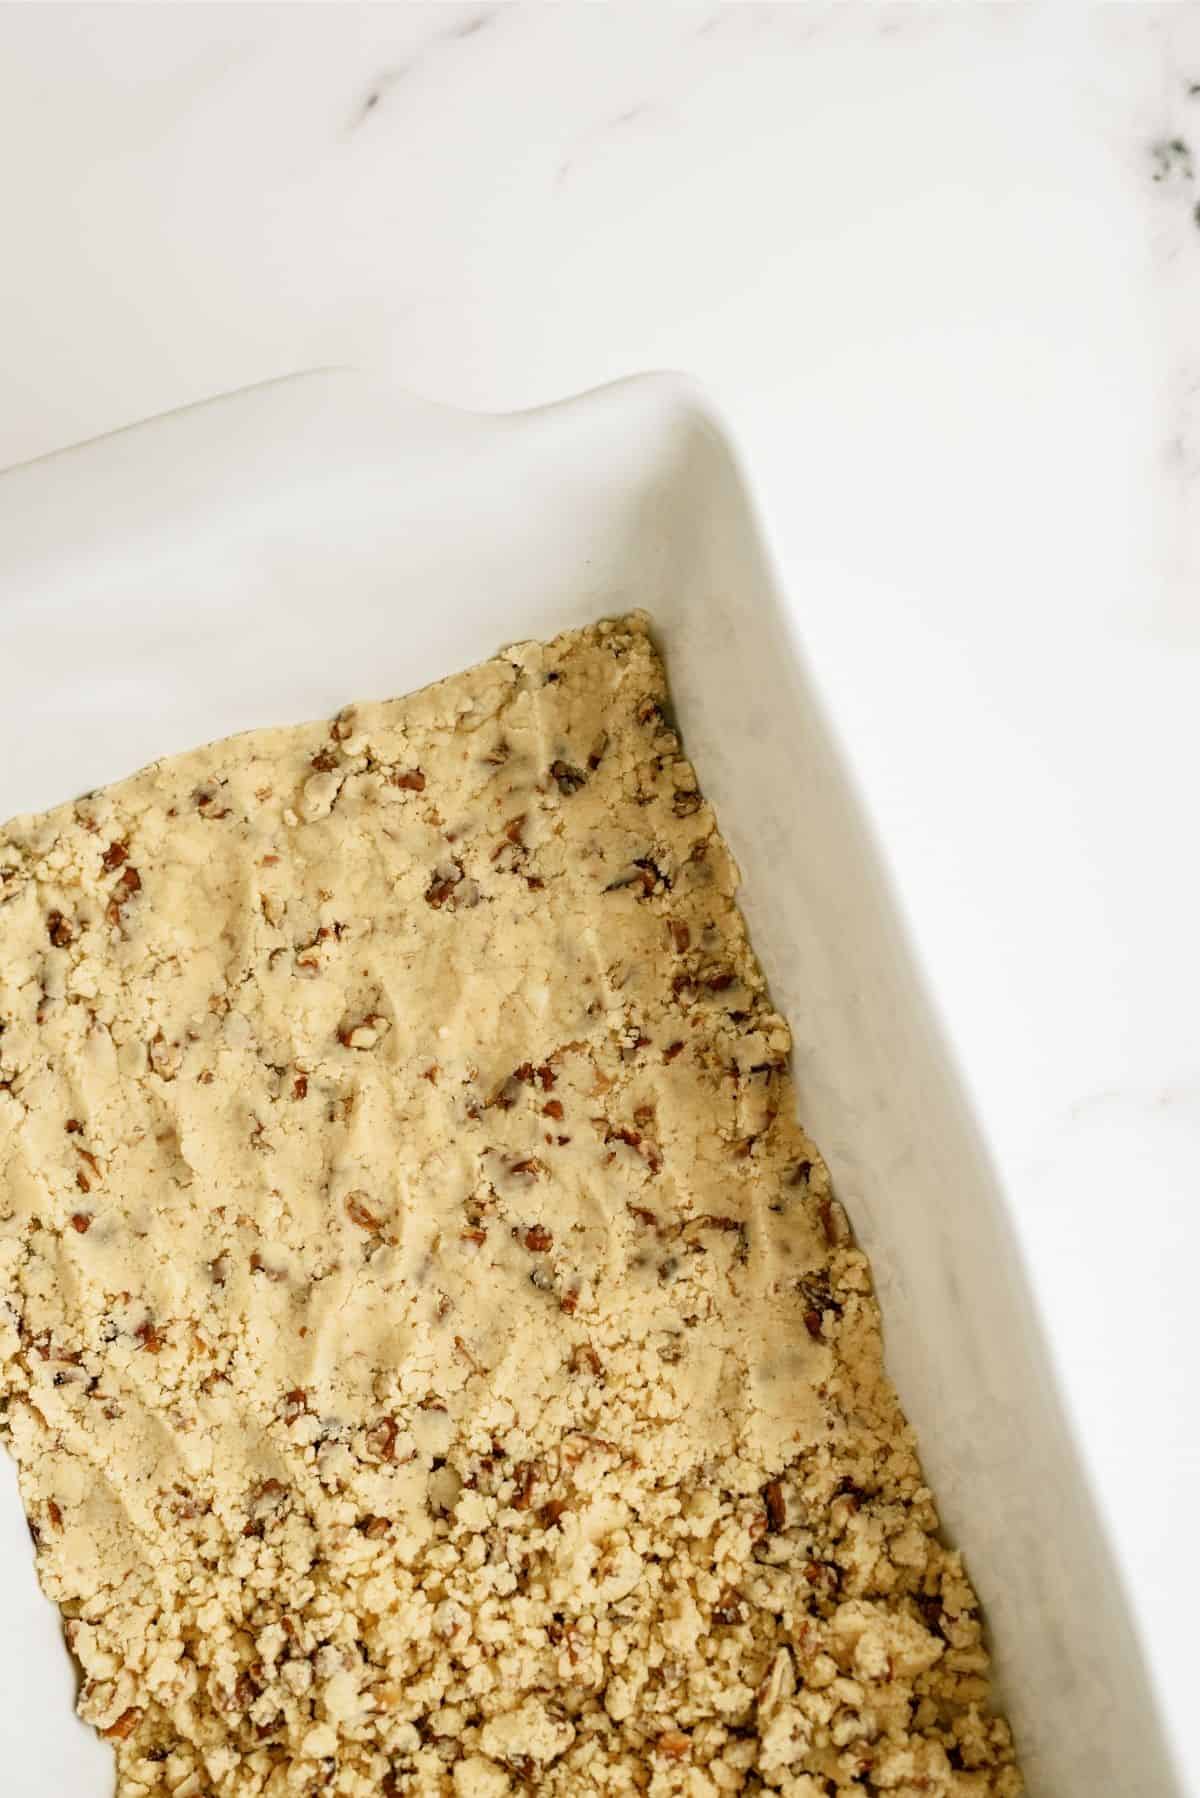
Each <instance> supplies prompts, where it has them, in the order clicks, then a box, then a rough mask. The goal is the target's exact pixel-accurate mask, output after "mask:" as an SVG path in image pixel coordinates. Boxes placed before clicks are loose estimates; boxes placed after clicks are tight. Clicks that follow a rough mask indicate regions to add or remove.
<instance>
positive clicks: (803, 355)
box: [0, 4, 1200, 1734]
mask: <svg viewBox="0 0 1200 1798" xmlns="http://www.w3.org/2000/svg"><path fill="white" fill-rule="evenodd" d="M0 166H2V167H3V168H4V169H5V171H6V174H5V178H4V184H3V189H2V197H0V216H2V219H3V228H4V266H5V272H6V276H7V279H6V280H5V281H4V282H3V283H0V340H2V341H3V343H4V347H5V354H4V357H3V359H2V366H0V465H4V464H7V463H10V462H14V461H19V460H24V459H26V458H29V457H33V456H37V455H41V454H43V453H45V452H46V451H49V450H53V449H55V448H58V447H60V446H62V445H65V444H67V443H70V442H74V441H77V440H79V439H81V438H85V437H88V436H92V435H95V434H97V433H100V432H103V431H107V430H110V429H112V428H113V427H115V426H118V425H122V424H125V423H128V422H130V421H132V420H135V419H137V418H140V417H143V416H145V415H148V414H151V413H155V412H160V411H163V410H166V409H168V408H171V407H175V406H178V405H181V404H184V403H186V402H188V401H191V400H195V399H198V398H202V397H204V396H207V395H208V394H211V393H214V392H217V391H220V390H224V389H229V388H232V387H236V386H239V385H242V384H244V383H248V382H251V381H257V380H261V379H263V378H265V377H268V376H271V375H275V374H279V373H283V372H287V371H291V370H293V369H297V368H302V367H306V366H311V365H315V364H328V363H350V364H356V365H358V366H360V367H364V368H377V369H379V370H381V371H384V372H386V373H387V374H388V376H389V377H391V378H392V379H398V380H400V381H402V382H404V383H405V384H407V385H408V386H410V387H411V388H413V389H415V390H416V391H417V392H420V393H423V394H428V395H430V396H432V397H435V398H438V399H443V400H448V401H452V402H456V403H459V404H462V405H465V406H471V407H480V408H485V409H504V408H511V407H521V406H528V405H532V404H536V403H538V402H540V401H543V400H546V399H550V398H554V397H558V396H560V395H562V394H565V393H569V392H572V391H576V390H578V389H580V388H584V387H588V386H591V385H594V384H596V383H598V382H601V381H605V380H608V379H610V378H612V377H614V376H618V375H622V374H626V373H629V372H631V371H634V370H638V369H644V368H655V367H667V366H669V367H676V368H682V369H687V370H688V371H690V372H692V373H694V374H696V375H697V376H699V377H700V378H701V379H702V380H703V381H704V382H705V383H706V384H707V385H708V386H709V387H710V389H711V390H712V392H713V393H714V395H715V397H716V399H717V400H718V402H719V403H720V405H721V406H722V407H723V409H724V411H725V412H726V414H727V416H728V417H729V419H730V421H731V423H732V425H733V427H734V429H735V432H736V433H737V435H738V437H739V439H740V441H741V444H742V446H743V449H744V451H745V454H746V459H747V462H748V465H749V468H750V470H751V473H752V476H753V478H754V480H755V481H756V483H757V485H758V487H759V490H760V492H761V495H762V498H763V503H764V505H765V508H766V511H767V514H768V517H769V520H770V525H771V530H772V533H773V535H774V538H775V541H776V544H777V546H778V549H779V552H780V556H781V560H782V563H783V567H784V570H785V574H786V579H787V583H788V585H789V588H790V592H791V595H792V599H793V601H794V604H795V607H796V610H797V614H798V616H799V618H800V620H801V622H802V627H803V631H804V635H805V638H806V641H807V644H808V648H809V652H810V656H811V660H812V664H813V666H814V668H815V671H816V674H817V676H818V679H819V681H820V683H821V685H822V687H823V689H824V692H825V695H826V699H827V702H828V704H829V706H830V708H831V710H832V712H833V715H834V718H835V721H836V724H837V726H838V728H839V730H840V733H841V736H842V740H843V743H844V745H845V747H846V751H847V754H848V756H849V758H850V760H851V763H852V764H853V766H854V768H855V770H856V772H857V774H858V777H859V779H860V781H861V784H862V787H863V790H864V793H865V795H866V800H867V804H868V807H869V810H870V812H871V814H872V816H873V818H874V821H875V824H876V826H877V829H878V831H879V833H880V836H881V839H882V842H883V844H884V848H885V852H886V854H887V857H888V859H889V861H890V864H891V867H892V871H893V873H894V875H895V878H896V881H897V884H898V888H899V891H900V893H901V896H902V900H903V903H904V905H905V907H906V909H907V911H908V914H909V918H910V921H911V925H912V928H913V931H914V934H915V937H916V940H917V943H918V946H919V949H920V951H921V954H922V956H923V958H924V961H925V965H926V967H927V970H928V972H929V976H930V980H931V984H932V986H933V989H934V991H935V994H936V997H937V1001H938V1003H939V1005H940V1007H941V1010H942V1012H943V1015H944V1017H945V1020H946V1023H947V1026H948V1029H949V1032H950V1034H951V1037H952V1039H953V1041H954V1043H955V1045H956V1047H957V1050H958V1052H959V1055H960V1058H961V1061H962V1065H963V1067H964V1069H965V1070H966V1076H967V1080H968V1083H969V1085H970V1087H971V1089H972V1092H973V1094H974V1096H975V1100H976V1103H977V1105H978V1108H979V1111H980V1114H981V1116H982V1119H983V1122H984V1124H985V1128H986V1130H987V1133H988V1136H989V1138H990V1140H991V1143H992V1146H993V1149H994V1151H995V1154H996V1157H997V1160H998V1162H999V1165H1000V1169H1001V1172H1002V1175H1003V1178H1004V1181H1005V1184H1006V1186H1007V1189H1008V1192H1009V1194H1010V1196H1011V1200H1012V1204H1013V1207H1014V1211H1015V1215H1016V1218H1017V1223H1018V1228H1019V1232H1020V1237H1021V1240H1022V1243H1023V1246H1024V1249H1025V1252H1026V1255H1027V1257H1028V1260H1029V1264H1030V1267H1031V1269H1032V1274H1033V1279H1034V1284H1035V1288H1036V1292H1037V1296H1038V1299H1039V1301H1040V1304H1041V1306H1042V1309H1043V1311H1044V1314H1045V1317H1046V1321H1047V1326H1048V1330H1049V1333H1050V1336H1051V1339H1052V1343H1053V1348H1054V1353H1055V1356H1056V1360H1057V1364H1058V1368H1059V1370H1060V1373H1061V1378H1062V1381H1063V1384H1064V1387H1065V1390H1066V1393H1067V1395H1068V1399H1069V1403H1070V1406H1071V1409H1072V1415H1073V1417H1074V1420H1075V1423H1076V1427H1077V1431H1078V1435H1079V1438H1080V1441H1081V1443H1082V1446H1083V1449H1084V1453H1085V1456H1086V1459H1087V1462H1088V1464H1089V1467H1090V1469H1091V1472H1092V1475H1093V1478H1094V1480H1095V1482H1096V1485H1097V1489H1098V1491H1099V1494H1100V1497H1101V1502H1102V1506H1103V1508H1104V1511H1105V1514H1106V1517H1107V1521H1108V1524H1109V1527H1110V1529H1111V1531H1112V1533H1113V1535H1114V1538H1115V1540H1116V1543H1117V1545H1118V1548H1119V1552H1120V1555H1121V1558H1122V1562H1123V1564H1124V1567H1125V1568H1126V1570H1127V1575H1128V1579H1129V1582H1130V1586H1131V1589H1132V1592H1133V1595H1134V1600H1135V1606H1136V1612H1137V1616H1138V1619H1139V1622H1140V1626H1141V1628H1142V1631H1143V1633H1144V1637H1145V1641H1146V1644H1147V1650H1148V1654H1149V1658H1150V1661H1151V1665H1152V1667H1153V1669H1154V1671H1155V1674H1156V1677H1157V1680H1158V1683H1159V1686H1160V1690H1161V1692H1162V1694H1163V1697H1164V1701H1165V1703H1166V1705H1167V1707H1168V1711H1169V1714H1170V1716H1171V1717H1172V1719H1173V1721H1174V1724H1175V1728H1176V1730H1177V1732H1178V1733H1179V1734H1182V1733H1183V1731H1184V1730H1185V1728H1186V1727H1187V1724H1188V1722H1189V1721H1190V1718H1189V1701H1190V1699H1191V1691H1190V1686H1191V1674H1192V1663H1193V1661H1194V1650H1193V1649H1192V1647H1191V1645H1190V1618H1189V1612H1190V1611H1191V1610H1192V1609H1193V1608H1194V1607H1195V1605H1196V1604H1197V1602H1198V1601H1200V1578H1198V1576H1197V1572H1196V1560H1195V1556H1194V1555H1193V1554H1191V1552H1190V1546H1191V1545H1190V1541H1189V1539H1188V1536H1187V1527H1188V1526H1187V1522H1186V1519H1187V1517H1188V1516H1190V1515H1192V1514H1193V1509H1194V1493H1195V1490H1196V1489H1197V1486H1198V1485H1200V1447H1198V1442H1200V1435H1198V1431H1197V1406H1196V1403H1195V1400H1194V1396H1193V1390H1194V1382H1195V1379H1196V1376H1197V1373H1198V1372H1200V1324H1198V1321H1197V1320H1198V1317H1200V1305H1197V1303H1196V1302H1195V1299H1194V1296H1193V1292H1192V1282H1193V1278H1194V1272H1193V1270H1194V1268H1195V1265H1196V1262H1197V1258H1198V1257H1197V1251H1198V1250H1200V1223H1198V1221H1197V1219H1198V1215H1200V1207H1198V1204H1197V1171H1198V1169H1200V1032H1198V1029H1197V1018H1198V1017H1200V956H1198V955H1197V949H1196V941H1195V937H1196V921H1197V918H1198V917H1200V878H1198V869H1200V852H1198V850H1197V846H1196V843H1197V831H1196V822H1195V817H1196V803H1195V797H1194V788H1195V784H1196V773H1197V769H1200V706H1198V705H1197V702H1196V695H1197V692H1200V513H1198V502H1200V327H1198V326H1197V320H1200V9H1193V8H1190V7H1166V6H1164V7H1159V6H1143V7H1134V8H1122V7H1097V8H1092V9H1088V8H1082V9H1063V10H1062V11H1058V10H1056V9H1033V8H1027V7H1002V8H1001V7H979V8H948V7H947V8H941V9H938V8H910V7H908V6H904V5H895V6H887V7H883V8H871V9H867V8H865V7H859V6H858V5H855V4H850V5H845V6H834V7H826V6H823V5H814V6H811V7H807V6H803V7H802V6H760V5H737V4H726V5H708V6H697V7H691V6H683V7H666V6H663V7H650V8H642V7H638V8H633V7H625V6H613V7H595V6H592V7H581V6H576V7H570V6H566V7H547V6H525V5H498V6H497V5H481V6H459V5H456V4H449V5H428V4H411V5H404V6H390V7H375V6H368V7H361V8H360V7H358V6H324V5H314V6H302V7H275V6H262V7H259V6H254V5H243V6H239V7H236V8H232V7H212V8H209V7H200V6H173V7H167V8H163V7H139V6H130V7H123V8H116V9H109V8H102V7H78V6H74V5H64V6H54V7H10V8H5V9H3V11H2V12H0Z"/></svg>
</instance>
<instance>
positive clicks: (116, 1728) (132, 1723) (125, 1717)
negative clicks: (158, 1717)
mask: <svg viewBox="0 0 1200 1798" xmlns="http://www.w3.org/2000/svg"><path fill="white" fill-rule="evenodd" d="M142 1716H143V1713H142V1712H141V1711H139V1710H137V1709H136V1708H135V1707H133V1706H131V1707H130V1709H129V1710H127V1711H122V1712H121V1715H120V1716H119V1717H118V1718H117V1720H116V1722H115V1723H110V1724H109V1726H108V1728H107V1729H102V1730H101V1731H100V1734H101V1735H102V1736H104V1737H105V1738H106V1739H107V1740H108V1741H110V1742H125V1741H127V1740H128V1739H129V1737H130V1736H131V1735H132V1734H133V1732H134V1730H135V1729H136V1728H137V1726H138V1724H139V1723H140V1722H141V1720H142Z"/></svg>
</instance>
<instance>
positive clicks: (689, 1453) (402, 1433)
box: [0, 615, 1021, 1798]
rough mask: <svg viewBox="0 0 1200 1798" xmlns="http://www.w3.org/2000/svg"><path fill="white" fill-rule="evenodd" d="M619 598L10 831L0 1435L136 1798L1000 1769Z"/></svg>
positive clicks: (976, 1655) (755, 994) (718, 1785)
mask: <svg viewBox="0 0 1200 1798" xmlns="http://www.w3.org/2000/svg"><path fill="white" fill-rule="evenodd" d="M736 884H737V874H736V869H735V867H734V865H733V862H732V860H731V858H730V856H729V853H728V851H727V850H726V848H725V845H724V844H723V842H722V840H721V838H720V836H719V835H718V833H717V828H716V824H715V821H714V819H713V815H712V813H711V811H710V809H709V807H708V805H707V804H706V803H705V801H704V800H703V798H702V797H701V795H700V793H699V791H698V789H697V783H696V778H695V775H694V773H693V770H692V768H691V766H690V765H689V763H688V762H687V761H686V760H684V759H683V757H682V755H681V753H680V747H679V743H678V739H677V737H676V735H675V733H674V730H673V728H672V726H671V723H670V721H669V715H668V713H667V710H666V701H665V692H664V683H663V671H662V667H661V664H660V663H659V660H658V658H657V656H656V654H655V652H654V650H653V648H652V646H651V643H650V640H649V638H648V636H647V633H646V623H645V620H644V619H643V618H642V617H640V616H638V615H635V616H632V617H629V618H625V619H622V620H619V621H617V622H615V623H603V624H600V625H597V626H596V627H594V628H592V629H589V630H585V631H578V632H571V633H568V634H567V635H565V636H562V637H559V638H558V639H556V640H555V641H554V642H552V643H550V644H548V645H540V644H536V643H526V644H521V645H518V646H517V647H516V648H513V649H510V650H507V651H506V652H505V653H504V654H502V655H500V656H498V657H496V658H495V659H494V660H492V661H490V662H486V663H484V664H483V665H482V666H480V667H478V668H474V669H472V670H471V671H470V672H468V673H466V674H462V675H458V676H456V677H454V678H453V679H450V680H446V681H443V682H441V683H440V684H438V685H437V686H433V687H430V688H428V689H427V690H425V691H424V692H421V693H418V694H416V695H414V696H412V697H411V698H408V699H404V700H399V701H394V702H389V703H386V704H372V705H364V706H359V707H355V708H352V709H350V710H348V711H346V712H343V713H342V714H341V715H340V716H339V717H338V718H337V719H336V720H335V721H334V722H333V724H332V727H331V726H330V725H329V724H327V723H324V724H314V725H307V726H302V727H299V728H295V729H287V730H273V731H262V732H256V733H253V734H250V735H247V736H241V737H237V738H234V739H232V740H229V741H227V742H223V743H218V744H215V745H211V746H209V747H208V748H205V749H201V750H198V751H196V752H195V753H193V754H188V755H183V756H178V757H174V758H172V759H171V760H168V761H165V762H162V763H159V764H156V765H155V766H153V767H151V768H148V769H146V770H145V771H144V772H143V773H141V774H138V775H136V776H135V777H134V778H133V779H131V780H127V781H125V782H123V783H122V784H120V785H118V786H115V787H113V788H111V789H109V790H108V791H105V792H101V793H95V794H91V795H88V796H87V797H86V798H84V799H81V800H79V801H77V802H76V803H75V804H73V805H68V806H64V807H61V808H59V809H58V810H56V811H52V812H49V813H47V814H45V815H43V816H40V817H34V818H20V819H17V820H15V821H13V822H12V823H11V824H10V825H8V827H7V828H6V829H5V830H3V831H0V1029H2V1032H3V1034H2V1035H0V1213H2V1216H0V1267H2V1286H0V1291H2V1294H3V1297H2V1300H0V1358H2V1368H3V1373H2V1380H3V1396H4V1398H5V1399H6V1401H7V1402H6V1409H5V1416H4V1429H5V1434H6V1437H7V1441H8V1444H9V1446H10V1448H11V1450H12V1452H13V1453H14V1455H15V1456H16V1459H17V1463H18V1466H19V1470H20V1479H21V1490H22V1493H23V1496H24V1502H25V1506H26V1510H27V1513H28V1517H29V1520H30V1524H31V1527H32V1530H33V1534H34V1539H35V1542H36V1544H37V1557H38V1569H39V1573H40V1576H41V1580H42V1584H43V1586H44V1588H45V1590H46V1591H47V1593H48V1594H49V1595H50V1596H51V1597H52V1598H53V1599H54V1600H56V1601H57V1603H58V1604H59V1605H60V1607H61V1609H62V1613H63V1616H64V1619H65V1621H66V1631H67V1638H68V1641H69V1643H70V1645H71V1648H72V1649H73V1651H74V1654H75V1656H76V1657H77V1660H78V1662H79V1664H80V1667H81V1669H82V1675H83V1683H82V1688H81V1692H80V1698H79V1709H80V1713H81V1715H82V1716H83V1717H85V1718H86V1719H88V1721H90V1722H91V1723H93V1724H94V1725H95V1727H96V1728H97V1729H98V1730H100V1731H101V1732H102V1733H103V1734H104V1735H106V1736H107V1737H108V1738H109V1739H110V1740H111V1741H112V1743H113V1745H114V1748H115V1751H116V1760H117V1767H118V1791H119V1798H159V1795H162V1794H168V1793H169V1794H171V1795H172V1798H260V1795H264V1798H265V1795H268V1794H269V1795H270V1798H284V1795H288V1798H291V1795H295V1794H302V1795H305V1798H308V1795H310V1794H311V1795H316V1794H340V1795H344V1798H379V1795H382V1798H396V1795H397V1794H401V1793H403V1794H414V1795H421V1794H429V1795H430V1798H433V1795H435V1794H436V1795H437V1798H502V1794H506V1793H510V1792H512V1793H516V1792H520V1791H524V1790H529V1789H536V1790H537V1791H538V1792H539V1793H545V1794H547V1798H559V1795H561V1798H574V1795H575V1794H593V1793H595V1794H625V1793H635V1792H637V1793H648V1794H651V1798H667V1795H668V1794H686V1795H687V1798H718V1795H720V1794H726V1793H739V1792H756V1791H761V1790H763V1789H769V1790H771V1791H778V1792H780V1793H782V1794H784V1795H785V1798H829V1795H830V1794H834V1793H855V1794H859V1793H863V1792H876V1791H879V1792H886V1793H890V1794H893V1795H894V1798H918V1794H919V1795H920V1798H939V1795H944V1798H984V1795H985V1794H987V1795H988V1798H1015V1795H1016V1794H1018V1793H1019V1792H1020V1791H1021V1779H1020V1775H1019V1773H1018V1772H1017V1770H1016V1768H1015V1766H1014V1764H1013V1754H1012V1747H1011V1743H1010V1737H1009V1732H1008V1729H1007V1727H1006V1726H1005V1724H1004V1723H1003V1721H1001V1720H1000V1719H999V1718H997V1717H996V1716H995V1715H994V1714H993V1713H992V1710H991V1708H990V1706H989V1682H988V1663H987V1657H986V1654H985V1652H984V1649H983V1647H982V1645H981V1641H980V1626H979V1622H978V1619H977V1615H976V1601H975V1598H974V1595H973V1593H972V1591H971V1588H970V1586H969V1584H968V1582H967V1580H966V1578H965V1577H964V1574H963V1570H962V1565H961V1562H960V1560H959V1557H958V1555H957V1554H954V1553H952V1552H950V1551H949V1550H947V1549H946V1548H945V1547H943V1546H942V1545H941V1543H940V1542H939V1540H938V1537H937V1533H936V1532H937V1527H938V1521H937V1514H936V1511H935V1509H934V1503H933V1499H932V1497H931V1495H930V1493H929V1491H928V1489H927V1488H926V1486H925V1485H924V1482H923V1479H922V1474H921V1469H920V1466H919V1463H918V1460H917V1456H916V1452H915V1449H914V1444H913V1439H912V1435H911V1432H910V1431H909V1429H908V1426H907V1425H906V1423H905V1421H904V1418H903V1416H902V1414H901V1412H900V1409H899V1406H898V1403H897V1400H896V1396H895V1393H894V1392H893V1390H892V1387H891V1385H890V1384H889V1382H888V1380H887V1378H886V1376H885V1374H884V1372H883V1367H882V1361H881V1354H880V1340H879V1320H878V1316H877V1312H876V1308H875V1304H874V1301H873V1299H872V1296H871V1286H870V1278H869V1274H868V1270H867V1266H866V1264H865V1262H864V1260H863V1257H862V1255H861V1254H860V1253H859V1252H858V1251H857V1250H856V1249H855V1247H854V1246H853V1243H852V1241H851V1240H850V1234H849V1230H848V1228H847V1224H846V1220H845V1216H844V1214H843V1212H842V1210H841V1207H840V1206H839V1205H838V1203H837V1202H836V1200H835V1199H833V1197H832V1196H831V1194H830V1190H829V1182H828V1178H827V1175H826V1171H825V1168H824V1166H823V1164H822V1162H821V1159H820V1156H819V1155H818V1153H817V1151H816V1149H815V1148H814V1147H813V1145H812V1143H811V1142H809V1141H808V1139H807V1138H806V1137H805V1135H804V1133H803V1132H802V1130H801V1129H800V1128H799V1126H798V1124H797V1123H796V1121H795V1116H794V1104H793V1093H792V1087H791V1082H790V1079H789V1075H788V1071H787V1055H788V1049H789V1036H788V1030H787V1026H786V1025H785V1023H784V1022H783V1020H782V1019H781V1018H780V1017H779V1016H777V1014H776V1013H775V1012H774V1011H773V1010H772V1008H771V1004H770V1000H769V998H768V995H767V992H766V990H765V987H764V983H763V979H762V976H761V974H760V972H759V969H758V967H757V964H756V962H755V960H754V957H753V955H752V953H751V950H750V947H749V944H748V942H747V940H746V933H745V929H744V926H743V923H742V920H741V917H740V915H739V913H738V911H737V909H736V906H735V903H734V893H735V888H736Z"/></svg>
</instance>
